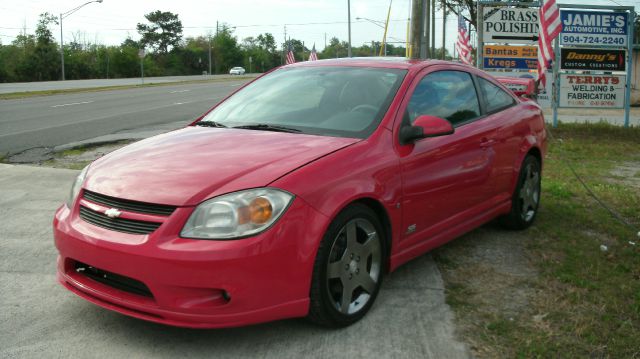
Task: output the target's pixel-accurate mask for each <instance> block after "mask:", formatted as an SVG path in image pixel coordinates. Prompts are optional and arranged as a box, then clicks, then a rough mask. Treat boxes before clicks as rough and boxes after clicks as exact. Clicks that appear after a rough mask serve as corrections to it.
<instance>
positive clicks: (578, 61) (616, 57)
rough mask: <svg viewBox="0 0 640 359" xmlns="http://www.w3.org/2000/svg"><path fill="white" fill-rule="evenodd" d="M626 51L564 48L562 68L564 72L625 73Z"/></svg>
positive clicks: (561, 58)
mask: <svg viewBox="0 0 640 359" xmlns="http://www.w3.org/2000/svg"><path fill="white" fill-rule="evenodd" d="M626 54H627V53H626V51H625V50H596V49H580V48H573V49H569V48H562V49H561V50H560V68H561V69H562V70H588V71H592V70H593V71H625V68H626V66H625V65H626Z"/></svg>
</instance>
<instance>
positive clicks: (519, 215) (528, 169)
mask: <svg viewBox="0 0 640 359" xmlns="http://www.w3.org/2000/svg"><path fill="white" fill-rule="evenodd" d="M541 177H542V176H541V173H540V161H539V160H538V159H537V158H536V157H534V156H531V155H528V156H527V157H526V158H525V159H524V162H523V163H522V167H521V168H520V175H519V176H518V183H517V185H516V190H515V192H514V194H513V197H512V199H511V212H510V213H509V214H508V215H506V216H504V217H503V218H501V223H502V224H503V225H504V226H505V227H507V228H509V229H526V228H528V227H529V226H530V225H531V224H532V223H533V220H534V219H535V218H536V214H537V213H538V206H539V205H540V181H541Z"/></svg>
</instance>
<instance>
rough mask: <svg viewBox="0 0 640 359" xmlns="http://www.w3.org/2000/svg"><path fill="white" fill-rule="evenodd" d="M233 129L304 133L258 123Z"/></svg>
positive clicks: (293, 129) (289, 128)
mask: <svg viewBox="0 0 640 359" xmlns="http://www.w3.org/2000/svg"><path fill="white" fill-rule="evenodd" d="M233 128H243V129H247V130H261V131H274V132H289V133H298V132H302V131H300V130H298V129H295V128H291V127H285V126H278V125H269V124H266V123H257V124H254V125H242V126H234V127H233Z"/></svg>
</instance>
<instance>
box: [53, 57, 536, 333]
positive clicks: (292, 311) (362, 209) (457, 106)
mask: <svg viewBox="0 0 640 359" xmlns="http://www.w3.org/2000/svg"><path fill="white" fill-rule="evenodd" d="M545 152H546V132H545V127H544V118H543V114H542V110H541V108H540V106H538V105H537V104H536V103H534V102H532V101H525V100H521V99H520V98H518V97H517V96H515V95H514V94H513V93H512V92H511V91H509V90H508V89H507V88H505V87H504V86H503V85H502V84H500V82H498V81H497V80H496V79H494V78H493V77H491V76H489V75H487V74H486V73H485V72H483V71H480V70H478V69H475V68H473V67H470V66H466V65H461V64H456V63H451V62H444V61H431V60H430V61H408V60H405V59H376V58H372V59H336V60H321V61H309V62H301V63H296V64H292V65H288V66H284V67H282V68H279V69H276V70H274V71H272V72H270V73H268V74H266V75H264V76H262V77H260V78H259V79H257V80H254V81H252V82H250V83H249V84H247V85H245V86H244V87H242V88H241V89H239V90H238V91H237V92H236V93H234V94H232V95H231V96H230V97H228V98H226V99H225V100H224V101H222V102H220V103H219V104H217V105H216V106H215V107H214V108H212V109H211V110H209V112H208V113H206V114H205V115H203V116H202V117H201V118H200V119H198V120H197V121H195V122H194V123H192V124H191V125H189V126H187V127H186V128H183V129H179V130H176V131H173V132H169V133H165V134H162V135H159V136H155V137H151V138H148V139H145V140H142V141H140V142H136V143H134V144H131V145H129V146H126V147H123V148H121V149H119V150H117V151H115V152H112V153H110V154H108V155H106V156H104V157H102V158H100V159H98V160H96V161H95V162H93V163H91V164H90V165H89V166H87V167H86V168H85V169H84V170H82V171H81V172H80V174H79V175H78V177H77V178H76V180H75V182H74V183H73V185H72V187H71V191H70V194H69V198H68V201H67V203H66V204H63V205H62V206H61V207H60V208H59V209H58V210H57V212H56V214H55V218H54V221H53V233H54V237H55V244H56V247H57V249H58V251H59V254H60V255H59V258H58V269H57V271H58V280H59V281H60V283H62V284H63V285H64V286H65V287H66V288H67V289H69V290H70V291H72V292H73V293H75V294H77V295H79V296H80V297H82V298H84V299H86V300H88V301H90V302H92V303H95V304H97V305H100V306H102V307H105V308H107V309H110V310H113V311H116V312H120V313H123V314H126V315H130V316H133V317H136V318H140V319H144V320H148V321H152V322H158V323H164V324H168V325H175V326H185V327H197V328H213V327H231V326H240V325H248V324H254V323H259V322H266V321H272V320H277V319H283V318H291V317H304V316H307V317H308V318H309V319H310V320H312V321H313V322H316V323H319V324H322V325H326V326H331V327H342V326H346V325H349V324H352V323H354V322H356V321H357V320H359V319H360V318H362V317H363V316H364V315H365V314H366V312H367V311H368V310H369V309H370V308H371V306H372V305H373V302H374V300H375V298H376V296H377V294H378V292H379V290H380V287H381V285H382V280H383V277H384V276H385V275H386V274H387V273H389V272H392V271H394V270H395V269H397V268H398V267H399V266H400V265H402V264H403V263H406V262H407V261H409V260H411V259H413V258H416V257H418V256H420V255H422V254H424V253H425V252H428V251H429V250H431V249H433V248H436V247H438V246H441V245H443V244H444V243H446V242H448V241H450V240H452V239H454V238H456V237H458V236H460V235H462V234H464V233H466V232H469V231H471V230H472V229H474V228H477V227H478V226H481V225H482V224H484V223H486V222H489V221H491V220H493V219H494V218H500V219H501V221H502V223H503V224H504V225H505V226H507V227H509V228H513V229H524V228H527V227H528V226H530V225H531V224H532V223H533V221H534V219H535V217H536V213H537V211H538V204H539V203H540V191H541V188H540V180H541V173H542V172H541V171H542V161H543V158H544V155H545ZM396 290H397V288H391V289H390V291H396ZM396 295H403V292H402V290H399V292H396ZM392 297H393V296H392V295H391V296H388V297H387V299H388V298H392ZM416 300H420V298H416ZM390 304H393V300H391V303H390ZM391 312H393V308H392V309H391ZM65 313H68V310H67V311H66V312H65ZM77 314H81V313H80V311H79V312H78V313H77ZM77 320H82V318H81V316H77Z"/></svg>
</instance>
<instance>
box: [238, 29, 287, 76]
mask: <svg viewBox="0 0 640 359" xmlns="http://www.w3.org/2000/svg"><path fill="white" fill-rule="evenodd" d="M240 48H241V49H242V51H243V57H244V67H245V68H246V69H247V71H249V70H251V71H256V72H265V71H267V70H270V69H272V68H274V67H276V66H278V65H280V54H279V53H278V52H277V49H276V41H275V38H274V37H273V35H271V34H269V33H266V34H260V35H258V36H257V37H247V38H245V39H244V40H242V45H240ZM249 58H251V60H252V61H251V62H250V61H249Z"/></svg>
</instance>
